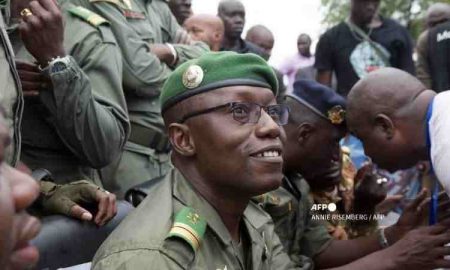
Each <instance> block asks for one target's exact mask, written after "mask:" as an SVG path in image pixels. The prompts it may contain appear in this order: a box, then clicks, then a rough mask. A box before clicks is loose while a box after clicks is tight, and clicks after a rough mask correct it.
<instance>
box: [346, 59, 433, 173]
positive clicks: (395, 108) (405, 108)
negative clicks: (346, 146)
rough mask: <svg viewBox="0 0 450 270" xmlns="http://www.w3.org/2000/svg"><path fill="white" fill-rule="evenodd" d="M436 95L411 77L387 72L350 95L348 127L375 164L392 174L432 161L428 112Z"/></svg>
mask: <svg viewBox="0 0 450 270" xmlns="http://www.w3.org/2000/svg"><path fill="white" fill-rule="evenodd" d="M435 95H436V93H435V92H433V91H431V90H426V88H425V86H424V85H423V84H422V83H421V82H420V81H419V80H417V79H416V78H414V77H413V76H411V75H409V74H408V73H406V72H404V71H401V70H398V69H394V68H385V69H381V70H379V71H375V72H372V73H370V74H369V75H368V76H367V77H365V78H364V79H362V80H360V81H359V82H358V83H357V84H356V85H355V86H354V87H353V89H352V90H351V91H350V93H349V95H348V107H347V123H348V126H349V129H350V131H351V132H352V133H353V134H354V135H355V136H356V137H358V138H359V139H360V140H361V141H362V142H363V145H364V151H365V153H366V155H368V156H369V157H371V158H372V160H373V162H374V163H375V164H378V165H379V166H380V167H382V168H384V169H387V170H389V171H391V172H393V171H396V170H399V169H406V168H410V167H412V166H414V165H416V164H417V163H418V162H419V161H421V160H428V159H429V156H428V150H427V147H426V138H425V134H426V119H425V118H426V111H427V108H428V105H429V103H430V102H431V99H432V98H433V97H434V96H435Z"/></svg>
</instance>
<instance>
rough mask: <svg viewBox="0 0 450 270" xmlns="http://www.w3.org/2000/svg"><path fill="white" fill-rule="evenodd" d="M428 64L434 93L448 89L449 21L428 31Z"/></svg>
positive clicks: (449, 58)
mask: <svg viewBox="0 0 450 270" xmlns="http://www.w3.org/2000/svg"><path fill="white" fill-rule="evenodd" d="M427 55H428V59H427V61H428V64H429V67H430V75H431V81H432V84H433V85H432V88H433V90H434V91H436V92H442V91H445V90H449V89H450V21H447V22H445V23H441V24H439V25H437V26H436V27H434V28H432V29H430V31H429V34H428V53H427Z"/></svg>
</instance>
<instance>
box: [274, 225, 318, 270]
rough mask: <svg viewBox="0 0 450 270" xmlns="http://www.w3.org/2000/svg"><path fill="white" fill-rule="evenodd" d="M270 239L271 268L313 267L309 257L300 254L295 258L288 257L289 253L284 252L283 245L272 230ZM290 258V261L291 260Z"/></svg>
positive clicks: (304, 268)
mask: <svg viewBox="0 0 450 270" xmlns="http://www.w3.org/2000/svg"><path fill="white" fill-rule="evenodd" d="M271 235H272V239H270V242H269V243H271V245H272V246H271V247H272V258H271V264H270V266H271V268H270V269H273V270H278V269H301V270H312V269H314V263H313V262H312V260H311V259H310V258H307V257H305V256H302V255H298V256H296V257H295V258H289V255H288V254H287V253H286V252H285V250H284V248H283V245H282V244H281V242H280V239H279V238H278V235H277V234H276V233H275V232H274V231H272V233H271ZM291 259H292V261H291Z"/></svg>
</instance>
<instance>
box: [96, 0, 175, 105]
mask: <svg viewBox="0 0 450 270" xmlns="http://www.w3.org/2000/svg"><path fill="white" fill-rule="evenodd" d="M92 9H93V10H94V11H95V12H96V13H97V14H99V15H101V16H102V17H104V18H105V19H107V20H108V21H109V23H110V26H111V29H112V31H113V33H114V36H115V38H116V40H117V44H118V46H119V48H120V50H121V54H122V59H123V85H124V88H125V91H130V90H131V91H133V92H135V93H136V94H138V95H140V96H144V97H155V96H158V95H159V91H160V88H161V87H162V85H163V83H164V82H165V80H166V79H167V78H168V76H169V75H170V72H171V69H170V68H169V66H168V65H166V64H165V63H164V62H162V61H161V60H160V59H159V58H158V56H157V55H156V54H154V53H152V52H151V50H150V44H149V42H150V39H151V32H150V31H149V30H148V29H145V27H146V26H147V27H150V26H149V25H148V24H146V23H145V22H144V21H142V23H141V24H139V22H140V21H141V20H138V19H136V25H137V26H136V27H139V28H142V29H141V33H138V32H137V30H136V29H135V28H133V27H132V26H131V24H130V22H128V21H127V18H126V17H125V16H124V14H123V12H122V9H121V8H120V7H118V6H117V5H115V4H112V3H110V2H107V1H96V2H92Z"/></svg>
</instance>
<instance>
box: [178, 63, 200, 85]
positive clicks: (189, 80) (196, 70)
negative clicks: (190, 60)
mask: <svg viewBox="0 0 450 270" xmlns="http://www.w3.org/2000/svg"><path fill="white" fill-rule="evenodd" d="M203 75H204V74H203V69H202V68H201V67H200V66H198V65H191V66H189V67H188V68H187V69H186V71H185V72H184V73H183V85H184V86H185V87H186V88H188V89H192V88H196V87H197V86H199V85H200V84H201V83H202V81H203Z"/></svg>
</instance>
